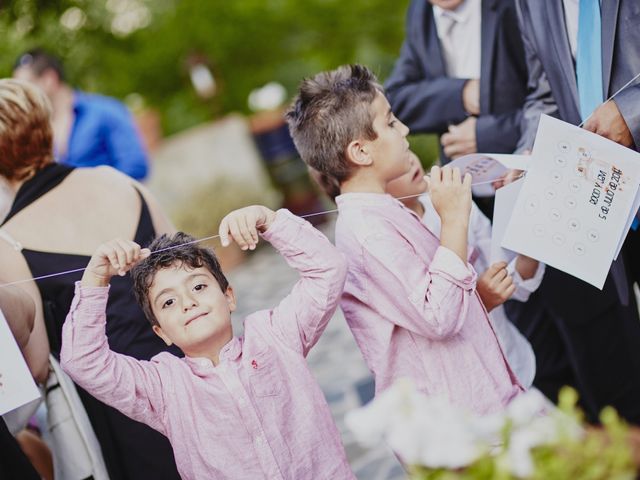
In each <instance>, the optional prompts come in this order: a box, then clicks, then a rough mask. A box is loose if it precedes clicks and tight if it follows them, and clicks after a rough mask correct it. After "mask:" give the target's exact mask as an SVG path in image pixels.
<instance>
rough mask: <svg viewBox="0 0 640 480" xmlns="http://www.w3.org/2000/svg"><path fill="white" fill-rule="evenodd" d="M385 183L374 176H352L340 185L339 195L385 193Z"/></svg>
mask: <svg viewBox="0 0 640 480" xmlns="http://www.w3.org/2000/svg"><path fill="white" fill-rule="evenodd" d="M385 187H386V182H383V181H382V180H380V179H379V178H376V177H375V176H374V175H365V174H364V172H362V174H358V173H356V174H353V175H352V176H351V178H349V179H347V180H344V181H343V182H342V183H341V184H340V193H386V192H385Z"/></svg>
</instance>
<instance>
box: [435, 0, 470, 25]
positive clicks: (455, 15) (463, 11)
mask: <svg viewBox="0 0 640 480" xmlns="http://www.w3.org/2000/svg"><path fill="white" fill-rule="evenodd" d="M474 1H477V0H464V2H462V3H461V4H460V5H459V6H458V8H456V9H455V10H445V9H443V8H440V7H438V6H436V5H434V6H433V13H434V15H435V16H436V17H437V18H438V19H440V18H442V17H449V18H452V19H453V20H455V21H456V23H459V24H465V23H467V21H468V20H469V19H470V18H471V13H472V9H471V4H472V3H473V2H474Z"/></svg>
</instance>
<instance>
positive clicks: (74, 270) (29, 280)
mask: <svg viewBox="0 0 640 480" xmlns="http://www.w3.org/2000/svg"><path fill="white" fill-rule="evenodd" d="M522 176H524V172H523V173H521V174H520V175H519V176H517V177H516V180H517V179H518V178H520V177H522ZM501 178H502V177H500V178H496V179H494V180H487V181H484V182H477V183H472V184H471V186H476V185H485V184H487V183H494V182H496V181H499V180H500V179H501ZM422 195H424V193H418V194H415V195H407V196H405V197H398V198H396V200H407V199H409V198H415V197H420V196H422ZM337 211H338V209H337V208H334V209H333V210H325V211H322V212H316V213H308V214H306V215H300V218H309V217H315V216H318V215H326V214H328V213H336V212H337ZM256 226H257V227H260V226H261V225H256ZM218 237H220V235H211V236H210V237H203V238H197V239H195V240H191V241H190V242H184V243H181V244H179V245H172V246H171V247H166V248H161V249H159V250H154V251H153V252H151V255H155V254H156V253H160V252H166V251H167V250H173V249H174V248H180V247H184V246H185V245H192V244H194V243H200V242H205V241H207V240H213V239H216V238H218ZM85 270H86V267H84V268H75V269H73V270H65V271H64V272H56V273H49V274H47V275H41V276H39V277H33V278H26V279H24V280H16V281H15V282H9V283H3V284H2V285H0V288H4V287H9V286H11V285H19V284H22V283H27V282H35V281H37V280H44V279H45V278H52V277H59V276H62V275H69V274H71V273H77V272H83V271H85Z"/></svg>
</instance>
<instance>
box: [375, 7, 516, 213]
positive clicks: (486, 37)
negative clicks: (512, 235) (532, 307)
mask: <svg viewBox="0 0 640 480" xmlns="http://www.w3.org/2000/svg"><path fill="white" fill-rule="evenodd" d="M406 30H407V32H406V38H405V42H404V44H403V46H402V50H401V52H400V58H399V59H398V60H397V62H396V65H395V68H394V70H393V72H392V73H391V76H390V77H389V79H388V80H387V82H386V85H385V88H386V92H387V97H388V98H389V102H390V104H391V108H392V109H393V111H394V113H395V114H396V116H397V117H398V118H399V119H400V120H402V122H404V123H405V124H406V125H407V126H408V127H409V128H410V129H411V131H412V132H414V133H436V134H438V135H440V143H441V146H440V159H441V162H442V163H443V164H445V163H448V162H449V161H450V159H455V158H457V157H459V156H462V155H466V154H469V153H476V152H486V153H512V152H513V151H514V149H515V147H516V145H517V142H518V139H519V138H520V120H521V110H520V109H521V107H522V104H523V102H524V99H525V96H526V82H527V70H526V62H525V57H524V48H523V45H522V40H521V36H520V31H519V29H518V24H517V17H516V12H515V6H514V2H513V0H429V1H427V0H413V1H412V2H411V5H410V6H409V10H408V13H407V26H406ZM474 200H476V202H477V203H478V206H479V207H480V208H481V210H482V211H483V212H484V213H485V214H486V215H487V216H488V217H489V218H491V217H492V216H493V197H491V198H475V197H474Z"/></svg>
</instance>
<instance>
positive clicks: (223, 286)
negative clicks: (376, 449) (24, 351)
mask: <svg viewBox="0 0 640 480" xmlns="http://www.w3.org/2000/svg"><path fill="white" fill-rule="evenodd" d="M258 232H259V233H260V234H261V235H262V237H263V238H265V239H266V240H268V241H269V242H271V244H272V245H273V246H274V247H275V248H276V249H278V250H279V251H280V253H281V254H282V255H283V256H284V257H285V259H286V260H287V262H288V263H289V265H291V266H292V267H293V268H296V269H297V270H298V271H299V272H300V276H301V278H300V280H299V281H298V283H297V284H296V285H295V286H294V288H293V291H292V292H291V294H290V295H289V296H287V297H286V298H285V299H284V300H282V301H281V302H280V304H279V305H278V306H277V307H275V308H274V309H272V310H265V311H261V312H256V313H254V314H252V315H249V316H248V317H247V318H246V319H245V323H244V336H243V337H242V338H237V337H234V336H233V332H232V329H231V312H232V311H233V310H234V309H235V307H236V300H235V297H234V293H233V289H232V288H231V287H230V286H229V284H228V282H227V279H226V278H225V276H224V274H223V272H222V270H221V269H220V265H219V263H218V261H217V259H216V257H215V255H214V254H213V252H212V251H211V250H209V249H206V248H202V247H198V246H196V245H195V244H194V243H193V239H192V238H191V237H189V236H187V235H184V234H181V233H178V234H176V235H175V236H174V237H167V236H162V237H160V238H158V239H157V240H155V241H154V242H153V243H152V244H151V245H150V248H149V249H141V248H140V246H139V245H137V244H136V243H134V242H131V241H125V240H114V241H112V242H109V243H106V244H104V245H102V246H100V247H99V248H98V250H97V251H96V253H95V254H94V255H93V257H92V258H91V260H90V262H89V264H88V266H87V268H86V270H85V273H84V275H83V277H82V281H81V282H78V284H77V285H76V296H75V298H74V300H73V303H72V305H71V310H70V312H69V315H68V316H67V320H66V322H65V324H64V328H63V345H62V351H61V361H62V366H63V368H64V369H65V370H66V371H67V373H68V374H69V375H70V376H71V377H72V378H73V379H74V380H75V381H76V383H78V384H79V385H81V386H82V387H83V388H84V389H86V390H87V391H88V392H89V393H91V394H92V395H94V396H95V397H96V398H98V399H100V400H102V401H103V402H105V403H106V404H108V405H111V406H113V407H115V408H117V409H118V410H120V411H121V412H123V413H124V414H126V415H128V416H130V417H131V418H133V419H135V420H138V421H140V422H143V423H146V424H148V425H150V426H151V427H153V428H155V429H156V430H158V431H159V432H161V433H163V434H164V435H166V436H167V437H168V438H169V440H170V441H171V444H172V446H173V450H174V454H175V458H176V464H177V466H178V470H179V472H180V475H181V476H182V477H183V478H185V479H203V480H204V479H214V478H215V479H241V478H246V479H267V478H268V479H290V480H299V479H308V480H315V479H319V478H336V479H353V478H355V477H354V476H353V474H352V472H351V469H350V468H349V465H348V463H347V459H346V455H345V452H344V448H343V446H342V443H341V441H340V434H339V432H338V430H337V428H336V426H335V424H334V422H333V419H332V417H331V413H330V411H329V408H328V405H327V403H326V401H325V398H324V396H323V394H322V391H321V390H320V387H319V385H318V384H317V382H316V381H315V379H314V377H313V375H312V374H311V372H310V371H309V369H308V367H307V364H306V361H305V357H306V355H307V353H308V352H309V349H310V348H311V347H312V346H313V345H314V344H315V343H316V341H317V340H318V338H319V337H320V335H321V334H322V332H323V330H324V329H325V327H326V325H327V322H328V321H329V319H330V318H331V316H332V314H333V312H334V310H335V308H336V306H337V303H338V300H339V298H340V294H341V292H342V288H343V285H344V279H345V274H346V267H345V262H344V260H343V258H342V255H341V254H340V253H339V252H338V251H337V250H336V249H335V247H333V245H331V243H330V242H329V241H328V240H327V239H326V238H325V237H324V236H323V235H322V234H321V233H320V232H318V231H317V230H316V229H314V228H313V227H312V226H311V225H310V224H308V223H307V222H306V221H304V220H302V219H300V218H298V217H295V216H294V215H292V214H290V213H289V212H288V211H286V210H279V211H278V212H277V213H275V212H273V211H271V210H269V209H267V208H266V207H260V206H252V207H247V208H244V209H240V210H237V211H235V212H232V213H230V214H229V215H227V217H225V219H224V220H223V221H222V223H221V225H220V237H221V241H222V244H223V246H226V245H228V244H229V237H231V238H232V239H233V240H235V241H236V242H237V243H238V244H239V245H240V246H241V247H242V248H243V249H253V248H255V245H256V243H257V242H258ZM132 268H133V270H132V275H133V278H134V286H135V291H136V295H137V297H138V300H139V302H140V303H141V305H142V308H143V310H144V312H145V314H146V315H147V317H148V318H149V320H150V322H151V324H152V328H153V330H154V332H155V333H156V334H157V335H159V336H160V337H161V338H162V339H163V340H164V341H165V342H166V343H167V344H168V345H171V344H173V343H175V344H176V345H177V346H178V347H180V348H181V349H182V351H183V352H184V354H185V357H184V358H183V359H179V358H177V357H175V356H173V355H170V354H166V353H161V354H159V355H156V356H155V357H154V358H153V359H151V361H140V360H135V359H133V358H130V357H127V356H125V355H121V354H117V353H115V352H113V351H111V350H110V349H109V346H108V343H107V338H106V336H105V306H106V303H107V299H108V291H109V282H110V278H111V277H112V276H113V275H116V274H120V275H124V274H125V273H126V272H127V271H129V270H130V269H132Z"/></svg>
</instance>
